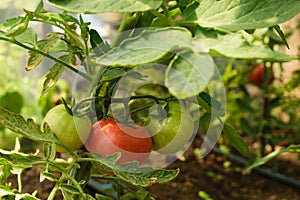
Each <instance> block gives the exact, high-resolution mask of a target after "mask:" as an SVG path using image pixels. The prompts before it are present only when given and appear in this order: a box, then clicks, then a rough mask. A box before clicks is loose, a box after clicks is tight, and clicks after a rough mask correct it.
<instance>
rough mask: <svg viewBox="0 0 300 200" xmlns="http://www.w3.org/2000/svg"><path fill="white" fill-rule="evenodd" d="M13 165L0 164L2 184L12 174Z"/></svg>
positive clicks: (0, 181)
mask: <svg viewBox="0 0 300 200" xmlns="http://www.w3.org/2000/svg"><path fill="white" fill-rule="evenodd" d="M11 169H12V168H11V166H9V165H0V185H2V184H3V183H4V181H6V179H7V178H8V176H9V175H10V170H11Z"/></svg>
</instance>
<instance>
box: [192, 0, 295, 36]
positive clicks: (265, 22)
mask: <svg viewBox="0 0 300 200" xmlns="http://www.w3.org/2000/svg"><path fill="white" fill-rule="evenodd" d="M299 11H300V1H298V0H296V1H295V0H284V1H282V0H271V1H270V0H242V1H241V0H222V1H218V0H203V1H201V3H200V6H199V7H198V9H197V10H196V12H197V16H198V22H199V24H200V25H201V26H204V27H213V28H218V29H223V30H228V31H236V30H244V29H257V28H264V27H271V26H275V25H277V24H280V23H282V22H285V21H287V20H289V19H291V18H292V17H294V16H295V15H296V14H298V13H299Z"/></svg>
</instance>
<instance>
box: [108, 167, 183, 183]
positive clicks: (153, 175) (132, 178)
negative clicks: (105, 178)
mask: <svg viewBox="0 0 300 200" xmlns="http://www.w3.org/2000/svg"><path fill="white" fill-rule="evenodd" d="M114 172H115V174H116V175H117V176H118V177H120V178H121V179H123V180H124V181H127V182H129V183H131V184H133V185H138V186H142V187H149V186H151V185H153V184H163V183H167V182H169V181H171V180H173V179H174V178H176V176H177V175H178V173H179V170H162V169H161V170H155V171H152V172H145V173H128V172H123V171H114Z"/></svg>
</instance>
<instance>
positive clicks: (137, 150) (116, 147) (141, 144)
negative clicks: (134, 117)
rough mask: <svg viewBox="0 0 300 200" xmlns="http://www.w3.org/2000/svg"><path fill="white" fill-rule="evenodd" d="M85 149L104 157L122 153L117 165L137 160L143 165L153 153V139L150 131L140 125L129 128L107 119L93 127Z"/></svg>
mask: <svg viewBox="0 0 300 200" xmlns="http://www.w3.org/2000/svg"><path fill="white" fill-rule="evenodd" d="M85 147H86V149H87V150H88V151H89V152H95V153H99V154H101V155H103V156H108V155H111V154H114V153H117V152H121V157H120V159H119V160H118V161H117V163H123V162H129V161H135V160H136V161H139V162H140V163H143V162H144V161H145V160H146V159H147V157H148V155H149V153H150V152H151V147H152V139H151V135H150V133H149V132H148V130H147V129H146V128H144V127H142V126H140V125H135V126H129V125H126V124H122V123H118V122H116V121H115V120H114V119H112V118H107V119H101V120H99V121H98V122H96V123H95V124H94V125H93V127H92V129H91V134H90V136H89V139H88V140H87V142H86V144H85Z"/></svg>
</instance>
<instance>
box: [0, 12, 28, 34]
mask: <svg viewBox="0 0 300 200" xmlns="http://www.w3.org/2000/svg"><path fill="white" fill-rule="evenodd" d="M23 22H24V17H20V16H19V17H15V18H10V19H7V20H6V21H5V22H4V23H2V24H0V32H2V33H5V34H6V33H8V32H9V31H10V30H12V29H13V28H15V27H16V26H18V25H19V24H21V23H23Z"/></svg>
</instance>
